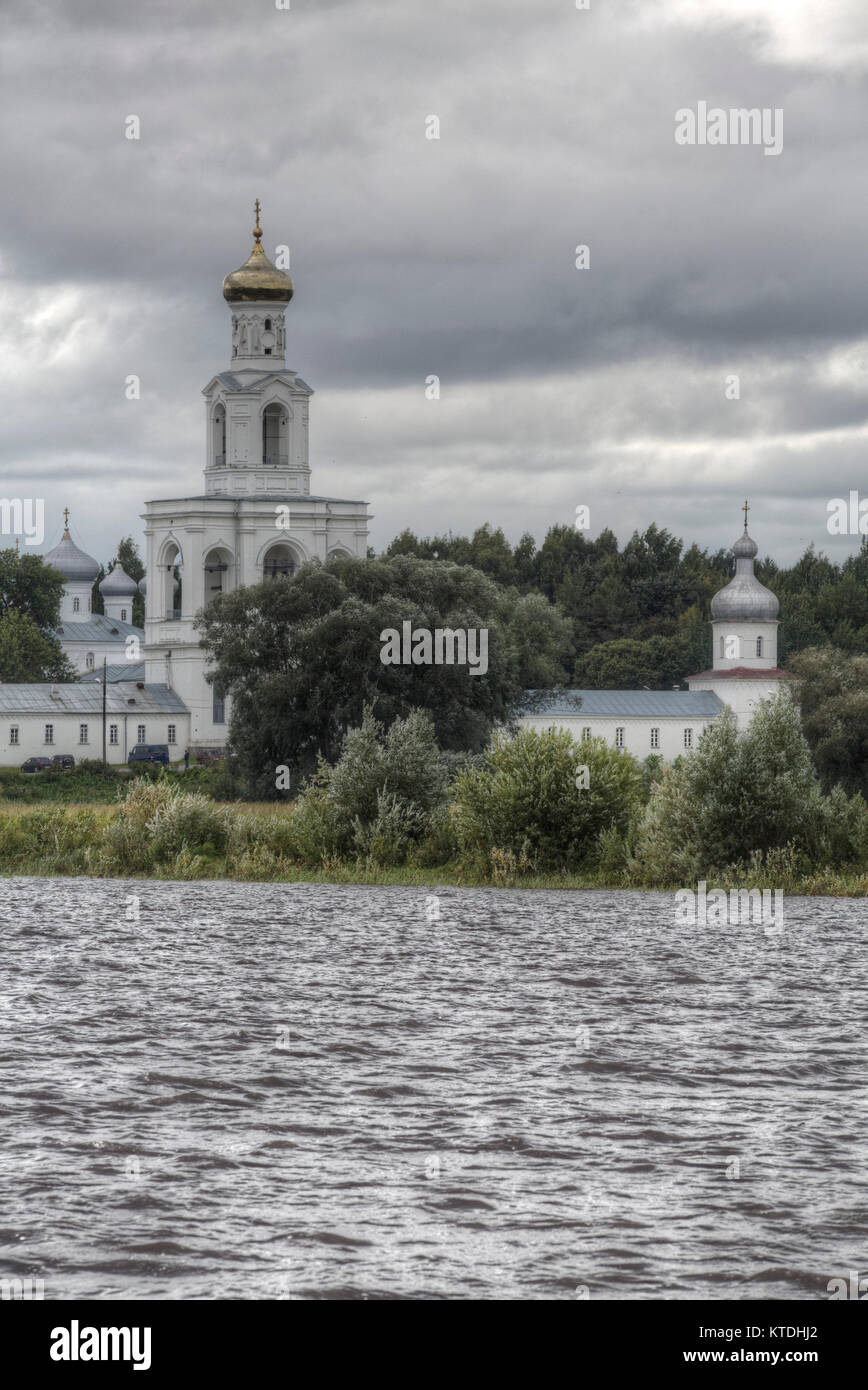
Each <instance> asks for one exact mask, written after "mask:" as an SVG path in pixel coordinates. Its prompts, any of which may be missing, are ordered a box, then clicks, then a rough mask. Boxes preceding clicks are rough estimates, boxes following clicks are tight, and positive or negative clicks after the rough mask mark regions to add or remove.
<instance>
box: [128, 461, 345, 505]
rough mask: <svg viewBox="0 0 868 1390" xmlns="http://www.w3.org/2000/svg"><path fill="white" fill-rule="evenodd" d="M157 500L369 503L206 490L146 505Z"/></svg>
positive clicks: (303, 494)
mask: <svg viewBox="0 0 868 1390" xmlns="http://www.w3.org/2000/svg"><path fill="white" fill-rule="evenodd" d="M256 466H257V465H255V464H254V465H252V467H251V466H249V465H247V464H245V465H244V469H245V471H246V472H251V471H252V469H253V468H255V467H256ZM156 502H161V503H166V502H172V503H176V502H177V503H180V502H231V503H232V504H233V506H234V505H235V503H236V502H286V503H292V502H294V503H296V506H297V507H298V506H300V504H301V503H302V502H343V503H344V504H345V505H349V506H353V507H366V506H367V505H368V504H367V502H366V501H365V499H364V498H363V497H316V496H314V495H313V494H312V493H310V492H205V493H198V494H197V495H196V496H195V497H151V498H150V499H149V500H148V501H147V502H146V503H145V506H147V507H150V506H153V505H154V503H156Z"/></svg>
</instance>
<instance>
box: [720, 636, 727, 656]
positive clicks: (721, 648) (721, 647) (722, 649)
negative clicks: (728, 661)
mask: <svg viewBox="0 0 868 1390" xmlns="http://www.w3.org/2000/svg"><path fill="white" fill-rule="evenodd" d="M723 643H724V639H723V638H722V637H721V639H720V654H721V656H726V649H725V648H724V645H723Z"/></svg>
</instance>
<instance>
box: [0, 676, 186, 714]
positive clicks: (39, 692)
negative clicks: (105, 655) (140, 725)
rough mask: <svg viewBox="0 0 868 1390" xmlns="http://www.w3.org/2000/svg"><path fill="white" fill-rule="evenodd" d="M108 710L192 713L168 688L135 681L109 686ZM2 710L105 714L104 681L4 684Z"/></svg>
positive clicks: (12, 711) (0, 688)
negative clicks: (103, 704) (61, 683)
mask: <svg viewBox="0 0 868 1390" xmlns="http://www.w3.org/2000/svg"><path fill="white" fill-rule="evenodd" d="M52 692H55V693H52ZM106 708H107V710H108V712H109V714H187V713H188V710H187V706H186V705H185V704H184V702H183V700H182V699H181V698H180V697H179V696H178V695H176V693H175V691H174V690H170V689H169V687H168V686H167V685H145V686H143V687H142V688H141V689H139V687H138V685H137V684H136V682H135V681H116V682H115V683H114V684H111V683H109V684H108V685H107V686H106ZM0 711H2V712H3V713H5V714H101V713H102V682H101V681H100V682H99V684H97V683H95V682H92V681H88V682H84V681H76V682H75V683H74V684H72V683H70V684H65V685H60V684H58V685H50V684H48V685H0Z"/></svg>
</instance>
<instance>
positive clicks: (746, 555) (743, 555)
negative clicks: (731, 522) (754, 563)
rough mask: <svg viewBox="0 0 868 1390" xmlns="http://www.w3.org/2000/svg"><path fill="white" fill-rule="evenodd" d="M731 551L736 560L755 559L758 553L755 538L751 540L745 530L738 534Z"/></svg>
mask: <svg viewBox="0 0 868 1390" xmlns="http://www.w3.org/2000/svg"><path fill="white" fill-rule="evenodd" d="M732 553H733V555H734V556H735V558H736V559H737V560H755V559H756V557H757V555H758V554H759V546H758V545H757V543H756V541H755V540H751V538H750V536H749V535H748V533H747V531H745V533H744V535H743V536H739V538H738V540H737V541H736V543H735V545H734V546H733V547H732Z"/></svg>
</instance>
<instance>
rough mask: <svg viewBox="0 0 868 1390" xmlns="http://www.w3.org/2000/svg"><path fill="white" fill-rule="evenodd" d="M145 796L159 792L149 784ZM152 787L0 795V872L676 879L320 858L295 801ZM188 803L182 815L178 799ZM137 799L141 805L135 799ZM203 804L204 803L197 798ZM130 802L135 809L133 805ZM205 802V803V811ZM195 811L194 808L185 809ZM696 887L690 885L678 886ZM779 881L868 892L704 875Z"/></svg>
mask: <svg viewBox="0 0 868 1390" xmlns="http://www.w3.org/2000/svg"><path fill="white" fill-rule="evenodd" d="M150 794H151V795H153V796H154V797H157V796H158V789H157V788H154V787H152V788H151V789H150ZM147 798H148V792H147V791H146V790H145V789H143V791H142V794H141V795H140V796H139V797H138V798H136V797H131V798H129V799H128V800H127V801H122V800H116V801H115V802H114V803H113V804H111V805H108V804H99V803H94V802H88V801H83V802H74V803H69V804H63V805H58V804H50V805H47V806H46V805H45V804H41V805H39V804H37V805H34V804H32V803H22V802H16V801H4V802H0V875H2V876H12V875H14V876H29V877H39V878H55V877H64V876H76V877H79V876H90V877H95V878H125V877H128V878H153V879H157V880H164V881H165V880H176V881H177V880H181V881H192V880H197V879H210V880H230V881H232V880H234V881H247V882H273V883H341V884H344V883H347V884H367V885H385V886H388V885H394V886H403V887H413V888H434V887H447V886H448V887H456V888H461V887H463V888H471V887H473V888H476V887H480V888H483V887H486V888H524V889H529V890H533V889H537V890H540V889H545V890H552V889H554V890H563V891H571V892H576V891H582V890H585V891H587V890H591V889H604V890H610V891H611V890H618V889H620V890H624V889H634V890H644V891H649V890H650V891H665V892H671V891H672V886H671V885H666V886H665V887H659V886H658V885H654V884H649V883H638V882H632V881H630V880H629V878H628V876H627V875H626V874H616V875H612V874H609V875H606V874H604V873H602V872H601V873H569V872H566V871H565V872H563V873H552V872H548V873H538V872H533V871H531V872H527V873H519V872H517V871H514V870H513V868H512V866H510V865H509V863H508V862H507V863H506V864H505V865H501V866H500V867H495V868H494V870H492V868H491V866H489V867H488V869H485V868H481V867H480V866H479V865H475V864H467V863H462V862H460V860H458V859H455V858H452V859H449V860H447V861H446V862H443V863H437V864H432V865H422V864H417V863H407V864H402V865H399V866H386V865H382V864H378V863H376V862H373V861H372V860H370V859H362V858H358V859H355V860H353V861H340V860H336V859H334V858H326V859H324V860H322V861H321V862H320V863H318V864H317V863H312V862H299V861H298V860H297V859H294V858H293V857H292V854H291V852H289V847H290V846H291V844H292V839H291V826H292V813H293V808H292V806H291V805H285V804H275V803H271V802H266V803H258V804H257V803H246V804H245V803H238V802H226V803H219V802H206V801H205V799H204V798H200V797H191V798H186V799H185V798H179V797H176V798H175V799H174V802H173V803H172V804H170V806H169V809H168V811H167V809H166V807H165V806H163V807H160V806H159V805H158V803H157V802H156V801H155V802H154V805H156V806H157V809H156V811H154V812H153V815H152V816H151V819H150V821H148V822H147V828H146V823H145V821H144V819H143V818H144V817H145V816H146V815H147V814H148V812H149V811H153V807H150V806H149V805H148V804H147ZM185 801H186V814H185V813H184V806H183V804H182V803H184V802H185ZM138 803H144V804H143V805H142V804H138ZM195 803H201V805H198V806H197V805H195ZM131 804H132V805H133V809H132V810H131V809H130V807H131ZM203 807H204V810H203ZM191 808H192V809H191ZM682 886H683V887H686V888H694V889H695V887H696V884H695V883H692V884H684V885H682ZM734 886H737V887H739V888H752V887H757V888H767V887H769V886H774V887H782V888H783V889H784V891H785V892H786V893H787V894H800V895H802V894H803V895H807V896H820V895H822V896H829V897H865V896H868V874H860V873H856V872H849V873H848V872H836V871H834V870H831V869H826V870H824V871H822V872H819V873H815V874H812V875H808V876H793V877H792V878H790V879H789V881H787V882H784V883H777V884H774V885H770V884H769V883H768V881H767V880H765V879H761V878H755V879H752V878H751V875H750V874H749V873H744V874H740V875H739V876H738V879H737V883H736V882H734V881H733V880H732V878H731V877H727V876H721V875H717V876H715V875H714V873H712V872H710V873H709V875H708V888H709V889H711V888H715V887H723V888H732V887H734Z"/></svg>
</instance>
